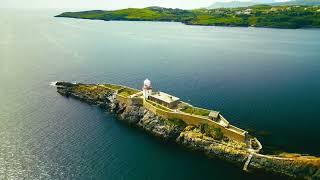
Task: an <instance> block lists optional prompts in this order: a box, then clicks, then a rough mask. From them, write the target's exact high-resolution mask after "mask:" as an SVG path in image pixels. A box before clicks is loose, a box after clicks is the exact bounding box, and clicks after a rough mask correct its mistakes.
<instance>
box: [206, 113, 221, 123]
mask: <svg viewBox="0 0 320 180" xmlns="http://www.w3.org/2000/svg"><path fill="white" fill-rule="evenodd" d="M219 114H220V112H219V111H210V113H209V115H208V117H209V119H212V120H214V121H218V120H219Z"/></svg>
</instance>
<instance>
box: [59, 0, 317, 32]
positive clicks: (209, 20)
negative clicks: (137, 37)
mask: <svg viewBox="0 0 320 180" xmlns="http://www.w3.org/2000/svg"><path fill="white" fill-rule="evenodd" d="M56 17H69V18H81V19H99V20H105V21H166V22H171V21H173V22H181V23H184V24H188V25H203V26H245V27H247V26H254V27H271V28H309V27H320V7H314V6H269V5H254V6H251V7H242V8H219V9H195V10H182V9H170V8H162V7H148V8H141V9H138V8H129V9H121V10H114V11H101V10H94V11H83V12H65V13H62V14H60V15H57V16H56Z"/></svg>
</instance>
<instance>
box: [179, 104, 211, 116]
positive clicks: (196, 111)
mask: <svg viewBox="0 0 320 180" xmlns="http://www.w3.org/2000/svg"><path fill="white" fill-rule="evenodd" d="M181 111H182V112H185V113H188V114H194V115H199V116H209V114H210V111H209V110H206V109H199V108H196V107H192V106H185V107H184V108H182V109H181Z"/></svg>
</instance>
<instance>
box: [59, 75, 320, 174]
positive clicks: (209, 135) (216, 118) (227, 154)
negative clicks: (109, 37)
mask: <svg viewBox="0 0 320 180" xmlns="http://www.w3.org/2000/svg"><path fill="white" fill-rule="evenodd" d="M56 86H57V91H58V93H59V94H61V95H63V96H65V97H72V98H76V99H79V100H81V101H83V102H86V103H88V104H92V105H97V106H99V107H101V108H103V109H105V110H108V111H110V112H112V113H115V114H116V115H117V117H118V119H119V120H121V121H125V122H127V123H128V124H131V125H133V126H134V127H139V128H142V129H144V130H145V131H146V132H149V133H150V134H152V135H154V136H157V137H160V138H162V139H164V140H168V141H173V142H176V143H178V144H181V145H182V146H184V147H186V148H189V149H192V150H196V151H200V152H204V153H205V154H207V155H208V156H210V157H215V158H220V159H222V160H226V161H229V162H232V163H235V164H237V165H239V166H240V167H241V168H243V170H245V171H264V172H268V173H274V174H279V175H283V176H288V177H291V178H299V179H320V158H318V157H313V156H306V155H299V154H290V153H281V154H277V155H266V154H263V153H262V151H261V150H262V145H261V143H260V142H259V141H258V139H257V138H255V137H253V136H251V135H250V134H248V132H247V131H245V130H242V129H240V128H238V127H235V126H233V125H231V124H230V123H229V121H228V120H227V119H226V118H225V117H223V115H222V114H221V113H220V112H219V111H215V110H208V109H203V108H199V107H194V106H192V105H191V104H189V103H186V102H183V101H182V100H180V98H178V97H175V96H173V95H170V94H167V93H164V92H161V91H155V90H154V89H153V88H152V85H151V81H150V80H148V79H146V80H145V81H144V83H143V85H142V90H138V89H133V88H130V87H126V86H122V85H115V84H81V83H77V84H75V83H68V82H57V83H56Z"/></svg>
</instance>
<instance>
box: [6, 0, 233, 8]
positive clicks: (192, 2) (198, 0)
mask: <svg viewBox="0 0 320 180" xmlns="http://www.w3.org/2000/svg"><path fill="white" fill-rule="evenodd" d="M0 1H1V2H0V7H2V8H26V9H29V8H30V9H31V8H53V9H64V8H67V9H68V8H74V9H121V8H128V7H137V8H139V7H148V6H162V7H171V8H184V9H192V8H200V7H207V6H209V5H211V4H212V3H214V2H215V0H27V1H26V0H0ZM219 1H229V0H219Z"/></svg>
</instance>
